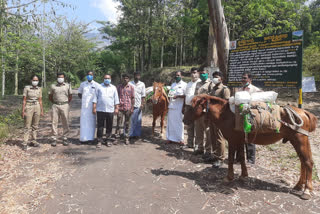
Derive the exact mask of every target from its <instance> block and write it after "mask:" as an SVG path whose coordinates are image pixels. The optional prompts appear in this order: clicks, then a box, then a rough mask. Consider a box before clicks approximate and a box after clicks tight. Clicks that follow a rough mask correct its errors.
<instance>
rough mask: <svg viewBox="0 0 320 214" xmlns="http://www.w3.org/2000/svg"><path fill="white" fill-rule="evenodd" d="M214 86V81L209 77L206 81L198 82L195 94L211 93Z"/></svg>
mask: <svg viewBox="0 0 320 214" xmlns="http://www.w3.org/2000/svg"><path fill="white" fill-rule="evenodd" d="M213 87H214V83H213V82H212V81H211V80H210V79H209V78H208V79H207V80H206V81H205V82H202V81H200V82H198V83H197V85H196V90H195V92H194V95H199V94H210V93H211V91H212V89H213Z"/></svg>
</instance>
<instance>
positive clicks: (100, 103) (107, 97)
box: [92, 74, 119, 148]
mask: <svg viewBox="0 0 320 214" xmlns="http://www.w3.org/2000/svg"><path fill="white" fill-rule="evenodd" d="M92 102H93V109H92V112H93V114H97V119H98V131H97V138H98V144H97V148H100V147H101V144H102V143H103V129H104V124H105V123H106V141H105V142H106V145H107V146H111V145H112V144H111V142H109V141H108V138H110V136H111V133H112V125H113V115H114V114H118V111H119V110H118V107H119V97H118V92H117V88H116V87H115V86H114V85H112V84H111V76H110V75H109V74H106V75H105V76H104V81H103V83H102V84H101V85H100V86H99V87H98V89H97V90H96V95H95V97H94V98H93V101H92Z"/></svg>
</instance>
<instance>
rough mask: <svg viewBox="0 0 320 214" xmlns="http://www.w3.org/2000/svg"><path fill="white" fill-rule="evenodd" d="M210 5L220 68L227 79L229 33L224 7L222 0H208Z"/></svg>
mask: <svg viewBox="0 0 320 214" xmlns="http://www.w3.org/2000/svg"><path fill="white" fill-rule="evenodd" d="M208 6H209V14H210V20H211V24H212V27H213V29H214V35H215V37H216V44H217V45H216V46H217V53H218V65H219V69H220V71H221V72H222V74H223V77H224V78H225V79H227V72H228V68H227V66H228V56H229V34H228V29H227V24H226V21H225V17H224V12H223V8H222V6H221V0H208Z"/></svg>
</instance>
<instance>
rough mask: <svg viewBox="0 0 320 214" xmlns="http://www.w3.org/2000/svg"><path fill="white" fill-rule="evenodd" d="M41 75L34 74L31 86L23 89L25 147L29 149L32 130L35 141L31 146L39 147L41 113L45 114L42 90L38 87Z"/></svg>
mask: <svg viewBox="0 0 320 214" xmlns="http://www.w3.org/2000/svg"><path fill="white" fill-rule="evenodd" d="M38 84H39V77H38V76H37V75H33V76H32V78H31V86H26V87H25V88H24V90H23V103H22V118H24V127H25V131H24V139H23V144H22V146H23V149H24V150H27V147H28V141H29V136H30V132H32V137H33V141H32V142H31V143H30V146H34V147H38V146H40V144H39V143H38V142H37V130H38V125H39V121H40V115H41V116H43V108H42V90H41V88H40V87H38Z"/></svg>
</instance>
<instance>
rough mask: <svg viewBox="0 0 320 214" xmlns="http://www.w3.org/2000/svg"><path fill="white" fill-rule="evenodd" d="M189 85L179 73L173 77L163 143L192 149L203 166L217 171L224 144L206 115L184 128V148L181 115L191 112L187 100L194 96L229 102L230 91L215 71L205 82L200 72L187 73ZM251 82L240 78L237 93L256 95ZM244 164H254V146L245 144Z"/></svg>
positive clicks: (201, 71)
mask: <svg viewBox="0 0 320 214" xmlns="http://www.w3.org/2000/svg"><path fill="white" fill-rule="evenodd" d="M190 72H191V81H190V82H189V83H185V82H184V81H183V80H182V78H181V72H180V71H178V72H176V73H175V82H174V83H173V84H172V85H171V90H170V91H171V96H170V94H169V97H170V101H169V111H168V122H167V143H178V144H181V145H182V146H183V147H189V148H194V155H202V158H203V160H204V161H205V162H210V163H212V164H213V167H215V168H219V167H221V166H222V165H223V161H224V159H225V144H226V140H225V139H224V137H223V135H222V133H221V131H220V130H219V129H218V128H217V127H216V126H215V125H214V124H213V123H210V122H209V121H208V117H207V115H205V114H204V115H203V116H201V117H200V118H199V119H198V120H196V121H195V122H194V123H193V124H191V125H188V127H187V134H188V140H187V144H186V145H185V144H184V124H183V112H184V111H186V110H188V109H190V108H191V100H192V98H193V97H194V96H196V95H200V94H207V95H211V96H216V97H219V98H222V99H225V100H229V98H230V95H231V91H230V89H229V88H228V87H227V86H225V85H224V84H223V79H222V78H223V77H222V74H221V73H220V72H219V71H217V72H214V73H213V74H212V77H213V79H212V80H211V79H209V77H208V72H207V71H206V70H205V69H204V68H203V67H202V68H199V69H197V68H192V69H191V71H190ZM251 81H252V78H251V75H250V74H249V73H244V74H243V76H242V84H243V87H242V88H239V89H238V91H241V90H245V91H248V92H249V93H253V92H258V91H260V89H258V88H257V87H255V86H253V85H252V84H251ZM246 148H247V160H248V162H250V163H252V164H254V162H255V145H254V144H248V145H247V146H246Z"/></svg>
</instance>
